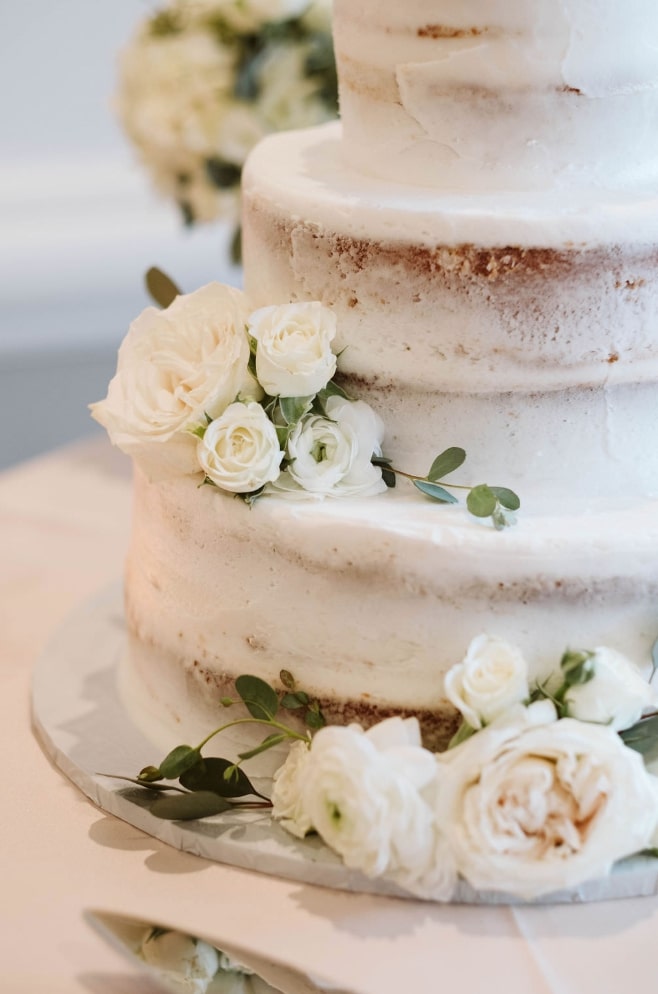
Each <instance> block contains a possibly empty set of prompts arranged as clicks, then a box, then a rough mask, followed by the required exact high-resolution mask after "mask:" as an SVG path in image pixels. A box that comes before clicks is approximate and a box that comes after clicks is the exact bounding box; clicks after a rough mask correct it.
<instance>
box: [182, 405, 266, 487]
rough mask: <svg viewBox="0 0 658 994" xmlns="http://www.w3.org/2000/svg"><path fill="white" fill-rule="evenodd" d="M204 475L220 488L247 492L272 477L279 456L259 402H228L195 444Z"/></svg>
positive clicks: (260, 485) (262, 484)
mask: <svg viewBox="0 0 658 994" xmlns="http://www.w3.org/2000/svg"><path fill="white" fill-rule="evenodd" d="M197 456H198V459H199V463H200V465H201V467H202V469H203V470H204V472H205V474H206V476H207V477H208V478H209V479H211V480H212V482H213V483H215V484H216V485H217V486H218V487H221V489H222V490H228V491H230V492H231V493H235V494H246V493H251V492H252V491H254V490H258V489H259V488H260V487H262V486H264V485H265V484H266V483H271V482H272V481H273V480H276V478H277V476H278V475H279V467H280V465H281V460H282V459H283V452H282V450H281V448H280V446H279V439H278V437H277V434H276V429H275V427H274V425H273V424H272V422H271V421H270V420H269V418H268V417H267V415H266V414H265V411H264V410H263V408H262V407H261V406H260V404H258V403H256V402H255V401H251V402H249V403H247V404H243V403H240V402H237V403H235V404H230V405H229V407H227V408H226V410H225V411H224V413H223V414H222V415H220V417H218V418H217V419H216V420H215V421H213V422H212V423H211V424H209V425H208V427H207V428H206V431H205V434H204V436H203V438H202V439H201V440H200V441H199V443H198V447H197Z"/></svg>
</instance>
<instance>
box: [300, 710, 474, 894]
mask: <svg viewBox="0 0 658 994" xmlns="http://www.w3.org/2000/svg"><path fill="white" fill-rule="evenodd" d="M391 721H392V724H389V725H387V724H386V722H382V723H381V725H379V726H375V728H374V729H373V730H371V731H369V732H366V733H364V732H363V730H362V729H361V728H359V727H358V726H356V725H351V726H349V727H336V726H331V727H328V728H323V729H321V730H320V731H319V732H317V733H316V735H315V736H314V738H313V744H312V747H311V752H310V758H309V762H308V766H307V768H306V770H305V773H304V778H303V782H302V797H301V804H302V808H303V810H304V811H305V812H306V815H307V816H308V818H309V820H310V822H311V824H312V825H313V827H314V828H315V830H316V831H317V832H318V834H319V835H320V836H321V837H322V839H324V841H325V842H326V843H327V845H328V846H330V847H331V848H332V849H333V850H334V851H335V852H337V853H338V854H339V855H340V856H341V857H342V858H343V860H344V862H345V864H346V865H347V866H348V867H350V868H352V869H357V870H361V871H362V872H363V873H365V874H366V875H367V876H369V877H381V878H384V879H386V880H390V881H392V882H395V883H397V884H398V885H399V886H401V887H403V888H404V889H405V890H407V891H409V892H410V893H413V894H417V895H418V896H421V897H433V898H434V899H436V900H447V899H448V898H449V897H450V896H451V894H452V892H453V890H454V884H455V879H456V877H455V871H454V861H453V860H452V857H451V855H450V852H449V850H448V849H447V847H446V846H445V844H444V841H443V838H442V836H441V835H440V833H439V832H438V830H437V827H436V822H435V819H434V813H433V805H432V804H431V803H429V800H428V799H427V798H426V797H425V796H424V791H426V792H427V794H428V797H430V798H431V797H432V796H433V791H434V783H435V779H436V776H437V765H436V762H435V758H434V756H433V755H432V753H430V752H428V751H427V750H425V749H423V748H422V747H421V745H420V735H419V732H418V726H417V723H416V722H415V719H409V722H410V723H411V724H407V723H405V722H404V721H402V719H399V718H398V719H391Z"/></svg>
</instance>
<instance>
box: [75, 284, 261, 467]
mask: <svg viewBox="0 0 658 994" xmlns="http://www.w3.org/2000/svg"><path fill="white" fill-rule="evenodd" d="M249 310H250V308H249V305H248V302H247V298H246V297H245V295H244V294H243V293H241V292H240V291H239V290H234V289H233V288H232V287H227V286H222V285H221V284H219V283H210V284H209V285H208V286H205V287H202V288H201V289H200V290H197V291H195V292H194V293H190V294H187V295H181V296H179V297H177V298H176V299H175V300H174V302H173V303H172V304H170V306H169V307H167V308H166V309H165V310H162V311H160V310H157V309H156V308H154V307H148V308H147V309H146V310H145V311H143V312H142V314H141V315H140V316H139V317H138V318H137V320H136V321H134V322H133V324H132V325H131V327H130V330H129V332H128V335H127V336H126V338H125V339H124V341H123V343H122V345H121V347H120V349H119V358H118V364H117V372H116V375H115V376H114V378H113V379H112V381H111V382H110V385H109V388H108V393H107V397H106V398H105V400H102V401H99V402H98V403H96V404H93V405H92V406H91V410H92V415H93V417H94V418H95V419H96V420H97V421H98V422H99V423H100V424H102V425H103V426H104V427H105V428H106V429H107V431H108V434H109V436H110V439H111V441H112V442H113V444H114V445H117V446H118V447H119V448H120V449H122V450H123V451H124V452H126V453H127V454H128V455H131V456H132V457H133V458H134V459H135V460H136V462H137V463H139V464H140V465H141V467H142V468H143V470H144V471H145V472H146V473H147V475H148V476H150V477H151V478H152V479H158V478H166V477H167V476H175V475H180V474H185V473H195V472H198V471H199V466H198V463H197V460H196V446H197V439H196V438H195V437H194V436H193V435H192V434H190V431H191V429H193V428H194V427H195V426H197V425H200V424H205V423H206V417H205V415H206V414H207V415H208V416H209V417H211V418H213V417H217V416H219V415H220V414H221V413H222V412H223V411H224V410H225V409H226V407H227V406H228V405H229V404H230V403H231V401H233V400H234V398H235V397H236V396H237V394H239V393H240V391H241V390H242V389H243V388H246V387H247V385H248V384H249V389H251V392H252V393H253V389H252V387H253V379H252V378H251V377H250V375H249V372H248V362H249V343H248V341H247V337H246V334H245V323H246V319H247V316H248V314H249Z"/></svg>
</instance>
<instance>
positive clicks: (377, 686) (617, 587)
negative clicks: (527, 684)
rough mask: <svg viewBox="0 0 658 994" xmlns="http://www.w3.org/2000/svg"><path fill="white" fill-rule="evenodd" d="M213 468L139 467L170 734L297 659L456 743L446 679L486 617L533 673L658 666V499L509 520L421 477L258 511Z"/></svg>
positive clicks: (136, 555) (215, 717) (134, 566)
mask: <svg viewBox="0 0 658 994" xmlns="http://www.w3.org/2000/svg"><path fill="white" fill-rule="evenodd" d="M198 484H199V480H198V479H196V478H194V477H184V478H181V479H179V480H174V481H168V482H161V483H149V482H148V481H147V480H146V478H145V477H143V476H142V475H141V474H140V473H139V472H138V473H137V475H136V480H135V487H136V489H135V514H134V529H133V538H132V542H131V545H130V550H129V556H128V562H127V571H126V587H125V592H126V616H127V621H128V626H129V630H130V632H131V635H132V650H131V657H130V667H131V673H130V679H131V683H132V685H133V687H135V686H136V687H139V688H140V691H139V696H140V699H142V700H145V701H147V702H148V707H147V706H146V705H145V706H144V708H143V709H142V710H144V711H145V712H146V711H153V712H154V713H156V714H158V715H159V716H160V719H161V720H162V721H163V722H164V723H165V725H166V724H167V723H168V725H169V727H170V728H171V729H172V737H171V742H170V743H169V744H170V745H172V744H175V741H174V739H175V736H176V735H178V736H180V735H181V733H185V734H187V735H188V737H189V738H190V739H193V738H195V737H197V738H199V739H200V738H201V737H203V736H204V735H205V734H207V733H208V731H210V730H211V728H212V727H215V724H219V723H220V722H221V721H222V714H221V710H222V709H221V706H220V704H219V701H220V698H221V697H222V696H223V695H225V694H229V695H231V694H232V693H233V681H234V679H235V678H236V677H237V676H239V675H241V674H247V673H248V674H254V675H256V676H259V677H262V678H263V679H265V680H268V681H270V682H272V683H273V684H274V685H276V686H277V687H279V686H280V685H281V684H280V680H279V673H280V671H281V670H283V669H286V670H288V671H290V672H291V673H292V674H293V676H294V677H295V679H296V680H297V681H298V682H299V686H300V688H302V689H304V690H305V691H307V692H309V693H310V694H311V695H312V696H314V697H316V698H317V699H319V701H320V702H321V704H322V707H323V709H324V710H325V713H326V715H327V717H328V719H329V720H330V721H343V722H344V721H350V720H358V721H362V722H364V723H366V724H369V723H371V722H372V721H373V720H377V719H378V718H382V717H385V716H386V715H387V714H390V713H392V712H395V713H413V714H417V715H418V716H419V717H420V718H421V719H422V721H423V724H424V726H425V728H426V730H427V731H428V732H429V734H430V736H431V738H432V740H433V741H445V739H446V737H447V736H448V734H449V733H450V732H451V731H452V730H453V729H454V723H455V712H454V710H453V709H452V708H451V707H450V706H449V705H448V703H447V701H446V700H445V697H444V692H443V677H444V675H445V673H446V671H447V670H448V669H449V668H450V667H451V666H452V665H453V664H454V663H456V662H459V661H460V660H461V659H462V658H463V656H464V654H465V652H466V649H467V647H468V645H469V643H470V642H471V640H472V639H473V638H475V637H476V636H478V635H480V634H482V633H487V634H489V635H491V636H497V637H499V638H502V639H504V640H506V641H508V642H511V643H513V644H515V645H517V646H518V647H519V648H520V649H521V650H522V652H523V653H524V655H525V657H526V659H527V661H528V664H529V667H530V671H531V675H532V677H533V678H538V677H540V676H542V675H545V674H546V673H547V672H549V671H551V670H554V669H556V667H557V666H558V664H559V661H560V659H561V657H562V654H563V653H564V652H565V651H566V650H567V649H574V650H576V649H594V648H597V647H598V646H601V645H605V646H609V647H611V648H614V649H617V650H619V651H621V652H622V653H624V654H625V655H626V656H628V657H629V658H631V659H633V660H634V661H635V662H636V663H638V664H639V665H641V666H645V665H646V666H648V665H649V662H650V655H651V646H652V644H653V642H654V640H655V638H656V636H657V635H658V615H657V614H656V607H655V606H656V598H657V596H658V575H657V570H656V562H658V502H657V501H649V502H630V501H629V502H627V503H626V504H625V505H624V506H618V507H616V508H614V509H613V508H608V509H607V510H605V511H599V512H598V513H592V514H580V515H573V514H569V513H566V512H565V511H563V510H559V509H557V510H556V511H555V512H554V513H552V514H548V515H533V514H531V513H525V514H521V515H520V516H519V521H518V523H517V525H516V526H515V527H513V528H508V529H506V530H505V531H503V532H496V531H494V529H493V528H492V527H491V526H489V525H484V524H482V523H480V522H478V521H476V520H475V519H473V518H471V517H470V516H469V515H468V513H467V512H466V510H465V508H464V507H463V506H461V507H441V506H439V505H437V504H435V503H433V502H431V501H429V500H426V499H425V498H423V497H422V496H421V495H420V494H419V493H418V492H417V491H415V490H414V488H413V487H411V486H410V485H409V486H408V487H405V486H401V487H399V488H397V489H395V490H391V491H388V492H386V493H385V494H382V495H379V496H376V497H370V498H361V499H359V498H344V499H339V500H331V499H326V500H324V501H316V500H305V501H304V500H302V501H288V500H284V499H281V498H280V497H264V498H262V499H261V500H259V501H258V502H257V503H256V504H255V505H254V507H253V508H251V509H250V508H248V507H247V506H246V505H245V504H244V503H243V502H242V501H240V500H239V499H237V498H235V497H233V496H230V495H227V494H222V493H220V492H219V491H217V490H216V489H213V488H211V487H201V488H199V485H198ZM224 720H226V719H224ZM213 721H214V723H213ZM179 741H181V740H180V738H179Z"/></svg>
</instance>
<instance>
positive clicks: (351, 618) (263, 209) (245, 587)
mask: <svg viewBox="0 0 658 994" xmlns="http://www.w3.org/2000/svg"><path fill="white" fill-rule="evenodd" d="M334 32H335V43H336V52H337V61H338V67H339V75H340V84H341V113H342V125H339V124H337V125H329V126H324V127H321V128H319V129H313V130H310V131H304V132H295V133H289V134H283V135H277V136H274V137H271V138H268V139H266V140H265V141H264V142H263V143H262V144H261V145H260V146H258V148H257V149H256V150H255V152H254V153H253V154H252V156H251V158H250V160H249V162H248V165H247V168H246V171H245V174H244V183H243V196H244V260H245V286H246V291H247V294H248V296H249V297H250V299H251V301H252V303H253V305H254V307H260V306H264V305H269V304H273V303H288V302H291V301H310V300H319V301H322V302H323V303H324V304H325V305H327V306H329V307H331V308H332V309H333V311H334V312H335V314H336V316H337V322H338V325H337V326H338V335H337V345H338V350H339V351H340V362H339V367H340V377H341V383H342V385H343V386H344V388H345V389H346V390H347V391H348V393H349V394H350V395H352V396H356V397H359V398H361V399H363V400H365V401H367V402H368V403H370V404H371V405H372V407H373V408H375V409H376V410H377V411H378V413H379V415H380V416H381V418H382V419H383V421H384V424H385V427H386V434H385V441H384V452H385V454H386V455H387V456H388V457H390V458H391V459H392V461H393V463H394V465H395V466H396V467H399V468H400V469H404V470H406V471H408V472H410V473H416V474H419V475H424V474H425V473H426V472H427V470H428V467H429V465H430V463H431V461H432V459H433V457H434V456H435V455H436V453H438V452H440V451H441V450H442V449H445V448H447V447H449V446H461V447H463V448H464V449H465V450H466V452H467V454H468V458H467V461H466V463H465V465H464V467H463V469H461V470H460V471H459V472H458V473H457V474H455V480H456V481H458V482H463V483H465V484H468V485H474V484H479V483H488V484H490V485H502V484H505V486H508V487H513V488H514V490H516V492H517V493H518V494H519V495H520V498H521V505H522V506H521V511H520V512H519V515H518V521H517V523H516V525H515V526H514V527H511V528H508V529H505V530H504V531H496V530H495V529H494V528H492V527H490V526H489V525H486V524H482V523H481V522H480V521H478V520H476V519H474V518H472V517H471V516H470V515H469V514H468V512H467V511H466V510H465V509H464V507H463V505H462V506H460V507H456V506H451V507H440V506H438V505H436V504H434V503H432V502H430V501H429V500H426V499H425V498H423V497H422V495H421V494H419V493H418V492H417V491H415V490H414V489H413V487H406V488H405V487H404V486H402V485H398V487H397V488H396V489H395V490H390V491H388V492H387V493H385V494H381V495H377V496H373V497H367V498H358V497H357V498H341V499H340V500H331V499H326V500H318V501H314V500H299V501H291V500H284V499H280V498H278V497H276V496H270V497H266V498H263V499H262V500H260V501H258V502H257V503H256V504H255V505H254V507H253V508H251V509H249V508H247V507H246V506H245V504H244V503H243V502H242V501H240V500H236V499H235V498H234V497H233V496H232V495H230V494H223V493H221V492H219V491H218V490H217V489H211V488H209V487H202V488H199V486H198V483H199V480H198V478H195V477H193V476H182V477H180V478H179V479H173V480H167V481H164V482H162V481H155V482H150V481H149V480H148V479H147V477H146V476H145V475H144V474H143V473H141V471H138V472H137V475H136V481H135V515H134V530H133V538H132V543H131V546H130V552H129V557H128V563H127V571H126V607H127V618H128V625H129V628H130V632H131V651H130V654H129V656H128V659H127V663H126V666H125V669H124V674H123V681H124V688H125V690H126V696H127V699H128V700H130V701H131V702H132V703H131V707H132V709H133V711H134V713H135V714H137V715H138V716H139V719H140V721H142V722H143V721H145V720H148V721H152V722H153V723H154V724H155V725H157V729H156V731H154V732H153V734H154V735H155V734H157V736H158V738H159V739H161V740H162V743H163V744H164V745H166V744H172V745H173V744H175V743H176V742H180V741H184V740H187V741H192V740H194V738H195V737H199V736H202V735H203V734H205V732H207V731H208V729H209V728H212V727H213V726H214V725H216V724H217V723H218V721H217V714H218V700H219V698H220V696H221V695H222V694H224V693H226V692H228V691H230V688H231V684H232V681H233V679H234V678H235V677H236V676H238V675H240V674H245V673H249V674H255V675H257V676H261V677H263V678H264V679H266V680H268V681H270V682H272V683H273V684H274V685H276V686H279V685H280V684H279V672H280V671H281V670H282V669H284V668H285V669H286V670H288V671H290V672H291V673H292V674H293V675H294V677H295V678H296V680H297V681H298V684H299V685H300V686H301V687H303V688H304V689H305V690H306V691H308V692H309V693H310V694H312V695H313V696H315V697H317V698H318V699H319V701H320V702H321V705H322V707H323V710H324V712H325V714H326V716H327V718H328V719H329V720H330V721H350V720H354V719H356V720H359V721H362V722H364V723H366V724H367V723H371V722H372V721H374V720H376V719H377V718H378V717H383V716H385V715H388V714H391V713H400V714H405V713H413V714H417V715H419V717H420V718H421V720H422V722H423V725H424V729H425V732H426V735H427V737H428V741H430V742H432V743H436V742H438V741H440V740H445V739H446V738H447V737H448V736H449V734H450V733H451V731H452V730H453V729H454V727H455V715H456V713H455V712H454V710H453V709H452V707H451V706H450V705H449V704H448V703H447V701H446V700H445V699H444V698H443V696H442V695H443V692H442V677H443V675H444V673H445V672H446V670H447V669H448V668H449V667H450V666H452V665H453V664H454V663H455V662H457V661H459V660H460V659H461V658H462V657H463V656H464V653H465V651H466V648H467V646H468V644H469V643H470V641H471V640H472V639H473V637H474V636H477V635H478V634H480V633H481V632H487V633H489V634H490V635H493V636H499V637H501V638H504V639H505V640H507V641H509V642H512V643H514V644H516V645H518V646H519V647H520V648H521V650H522V651H523V653H524V654H525V655H526V657H527V659H528V661H529V663H530V665H531V669H532V672H533V673H534V674H535V675H540V674H541V673H543V672H544V671H546V670H548V669H551V668H554V667H555V665H556V664H557V663H558V662H559V659H560V657H561V655H562V653H563V652H564V650H565V649H567V648H569V647H570V648H574V649H575V648H594V647H596V646H599V645H606V646H610V647H613V648H615V649H618V650H620V651H622V652H623V653H624V654H625V655H627V656H629V657H630V658H632V659H633V660H635V661H636V662H638V663H639V664H644V663H645V662H647V661H648V659H649V650H650V646H651V644H652V642H653V641H654V639H655V637H656V634H658V445H657V444H656V440H657V436H658V428H657V426H658V389H657V382H656V381H657V380H658V197H657V196H656V189H657V188H658V186H657V184H658V59H657V58H656V52H657V51H658V6H657V5H656V4H655V2H654V0H631V2H630V4H628V3H627V4H624V5H620V4H619V3H618V0H587V2H585V0H560V2H557V0H407V2H405V3H404V4H402V3H399V2H398V0H360V2H359V3H354V0H336V2H335V11H334ZM221 749H222V750H224V751H225V744H224V743H222V744H221Z"/></svg>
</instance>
